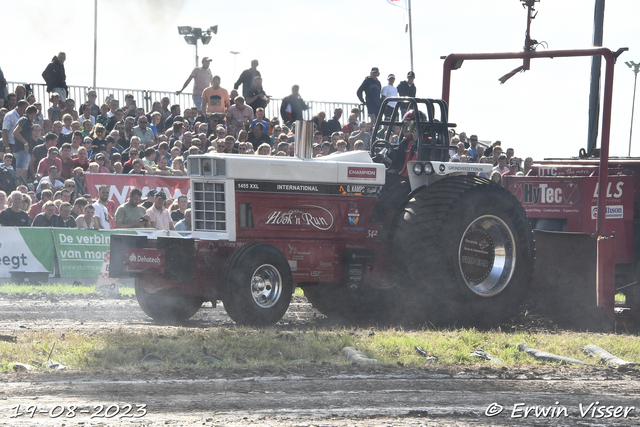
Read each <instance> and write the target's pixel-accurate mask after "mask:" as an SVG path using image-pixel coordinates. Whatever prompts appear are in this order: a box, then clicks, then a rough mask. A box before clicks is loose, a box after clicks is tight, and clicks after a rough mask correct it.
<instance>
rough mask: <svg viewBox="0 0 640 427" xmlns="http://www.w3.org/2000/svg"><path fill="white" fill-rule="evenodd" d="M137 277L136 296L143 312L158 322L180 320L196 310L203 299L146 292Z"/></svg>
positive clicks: (190, 315) (187, 317)
mask: <svg viewBox="0 0 640 427" xmlns="http://www.w3.org/2000/svg"><path fill="white" fill-rule="evenodd" d="M140 280H142V279H137V280H136V282H135V290H136V298H137V299H138V304H140V308H141V309H142V311H144V312H145V314H146V315H147V316H149V317H151V318H152V319H154V320H156V321H159V322H182V321H184V320H188V319H190V318H191V317H192V316H193V315H194V314H196V313H197V312H198V310H199V309H200V307H201V306H202V303H203V302H204V300H203V299H202V298H198V297H193V296H190V295H176V294H167V293H163V292H156V293H150V292H147V291H146V290H145V289H144V288H143V287H142V285H141V284H140V283H139V281H140Z"/></svg>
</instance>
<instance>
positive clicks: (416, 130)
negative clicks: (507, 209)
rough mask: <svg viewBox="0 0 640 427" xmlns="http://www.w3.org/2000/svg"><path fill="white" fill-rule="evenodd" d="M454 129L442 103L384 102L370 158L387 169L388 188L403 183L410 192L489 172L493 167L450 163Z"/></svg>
mask: <svg viewBox="0 0 640 427" xmlns="http://www.w3.org/2000/svg"><path fill="white" fill-rule="evenodd" d="M390 104H391V105H393V106H391V105H390ZM385 112H386V113H389V112H390V114H388V115H387V114H384V113H385ZM454 127H456V124H455V123H449V120H448V107H447V103H446V102H445V101H443V100H441V99H428V98H408V97H394V98H386V99H385V100H384V101H383V102H382V107H381V108H380V114H379V115H378V118H377V119H376V124H375V126H374V129H373V134H372V138H373V140H374V142H373V143H372V144H371V156H372V157H373V160H374V162H377V163H383V164H385V166H386V167H387V182H388V183H389V185H392V186H394V185H395V184H396V182H398V181H400V182H404V183H405V185H406V186H407V187H410V189H411V191H414V190H416V189H418V188H420V187H423V186H426V185H430V184H432V183H434V182H436V181H439V180H440V179H443V178H446V177H447V176H452V175H467V174H474V175H475V174H477V173H478V172H485V173H486V172H490V171H491V168H492V165H488V164H477V163H460V162H451V161H450V157H449V151H450V150H456V149H457V148H458V147H456V146H451V145H450V141H449V128H454ZM396 134H397V135H398V138H397V141H398V142H397V144H396V143H394V142H393V141H394V139H395V138H393V136H394V135H396Z"/></svg>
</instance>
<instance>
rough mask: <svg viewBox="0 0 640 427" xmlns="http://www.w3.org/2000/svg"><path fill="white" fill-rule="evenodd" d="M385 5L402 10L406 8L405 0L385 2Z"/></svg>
mask: <svg viewBox="0 0 640 427" xmlns="http://www.w3.org/2000/svg"><path fill="white" fill-rule="evenodd" d="M387 3H389V4H392V5H394V6H398V7H401V8H403V9H406V8H407V0H387Z"/></svg>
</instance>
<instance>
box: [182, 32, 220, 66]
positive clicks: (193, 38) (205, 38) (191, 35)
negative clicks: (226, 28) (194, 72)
mask: <svg viewBox="0 0 640 427" xmlns="http://www.w3.org/2000/svg"><path fill="white" fill-rule="evenodd" d="M178 34H180V35H181V36H184V41H186V42H187V44H190V45H192V46H195V47H196V67H197V66H198V65H199V64H198V40H201V41H202V44H209V42H210V41H211V38H212V37H211V34H218V26H217V25H213V26H211V27H209V28H208V29H206V30H203V29H202V28H199V27H189V26H179V27H178Z"/></svg>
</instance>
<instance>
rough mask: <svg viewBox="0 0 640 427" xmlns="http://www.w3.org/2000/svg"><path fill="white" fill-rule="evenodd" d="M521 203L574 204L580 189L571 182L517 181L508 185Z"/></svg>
mask: <svg viewBox="0 0 640 427" xmlns="http://www.w3.org/2000/svg"><path fill="white" fill-rule="evenodd" d="M509 190H510V191H511V192H512V193H514V194H515V196H516V197H518V199H519V200H520V201H521V203H522V204H523V205H528V204H529V205H531V204H532V205H564V206H567V205H574V204H576V203H578V202H579V200H580V189H579V188H578V186H577V185H576V184H575V183H573V182H566V183H565V182H518V181H515V182H513V183H512V184H511V185H510V186H509Z"/></svg>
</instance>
